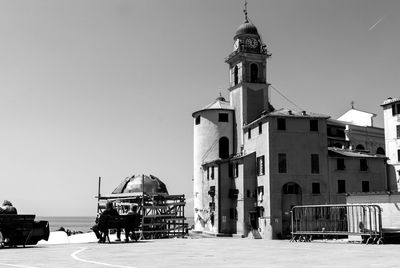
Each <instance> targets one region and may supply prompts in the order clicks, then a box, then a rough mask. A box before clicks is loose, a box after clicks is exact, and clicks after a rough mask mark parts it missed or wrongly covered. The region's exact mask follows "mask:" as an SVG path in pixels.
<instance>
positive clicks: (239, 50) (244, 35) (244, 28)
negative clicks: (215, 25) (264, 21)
mask: <svg viewBox="0 0 400 268" xmlns="http://www.w3.org/2000/svg"><path fill="white" fill-rule="evenodd" d="M243 12H244V22H243V24H242V25H240V26H239V27H238V28H237V30H236V34H235V36H234V37H233V40H234V42H233V52H232V53H231V54H230V55H229V56H228V57H227V58H226V59H225V62H226V63H227V64H228V65H229V71H230V86H229V88H228V90H229V92H230V101H231V105H232V106H233V108H234V109H235V119H236V141H237V144H236V145H235V152H236V153H239V152H240V151H241V147H242V145H243V128H242V127H243V126H244V125H246V124H248V123H250V122H252V121H254V120H256V119H257V118H259V117H260V116H261V114H262V113H263V112H269V110H270V107H271V106H270V104H269V99H268V83H267V59H268V58H269V57H270V56H271V54H270V53H268V51H267V47H266V45H265V44H264V43H263V41H262V39H261V36H260V35H259V34H258V31H257V28H256V26H255V25H254V24H253V23H251V22H250V21H249V19H248V17H247V2H245V8H244V10H243Z"/></svg>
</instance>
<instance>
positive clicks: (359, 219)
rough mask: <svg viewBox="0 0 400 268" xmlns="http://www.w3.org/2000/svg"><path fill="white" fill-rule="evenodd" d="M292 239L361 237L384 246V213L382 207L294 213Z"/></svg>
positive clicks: (302, 208) (319, 207) (317, 207)
mask: <svg viewBox="0 0 400 268" xmlns="http://www.w3.org/2000/svg"><path fill="white" fill-rule="evenodd" d="M291 226H292V239H291V240H290V241H292V242H297V241H311V240H312V239H313V236H318V237H322V238H328V237H330V236H349V235H360V236H361V237H362V239H363V242H365V243H367V244H368V243H377V244H382V243H383V241H382V209H381V208H380V207H379V206H378V205H341V204H340V205H312V206H295V207H293V208H292V210H291Z"/></svg>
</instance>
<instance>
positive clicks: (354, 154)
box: [328, 147, 386, 159]
mask: <svg viewBox="0 0 400 268" xmlns="http://www.w3.org/2000/svg"><path fill="white" fill-rule="evenodd" d="M328 153H329V154H330V155H341V156H345V157H352V158H381V159H385V158H386V156H384V155H380V154H370V153H366V152H360V151H353V150H349V149H341V148H336V147H328Z"/></svg>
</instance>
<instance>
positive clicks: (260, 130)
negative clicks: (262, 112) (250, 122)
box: [258, 123, 262, 134]
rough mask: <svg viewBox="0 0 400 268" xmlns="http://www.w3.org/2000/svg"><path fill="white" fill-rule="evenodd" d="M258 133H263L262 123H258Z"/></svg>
mask: <svg viewBox="0 0 400 268" xmlns="http://www.w3.org/2000/svg"><path fill="white" fill-rule="evenodd" d="M258 134H262V123H258Z"/></svg>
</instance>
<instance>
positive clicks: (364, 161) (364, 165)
mask: <svg viewBox="0 0 400 268" xmlns="http://www.w3.org/2000/svg"><path fill="white" fill-rule="evenodd" d="M367 170H368V164H367V159H360V171H367Z"/></svg>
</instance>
